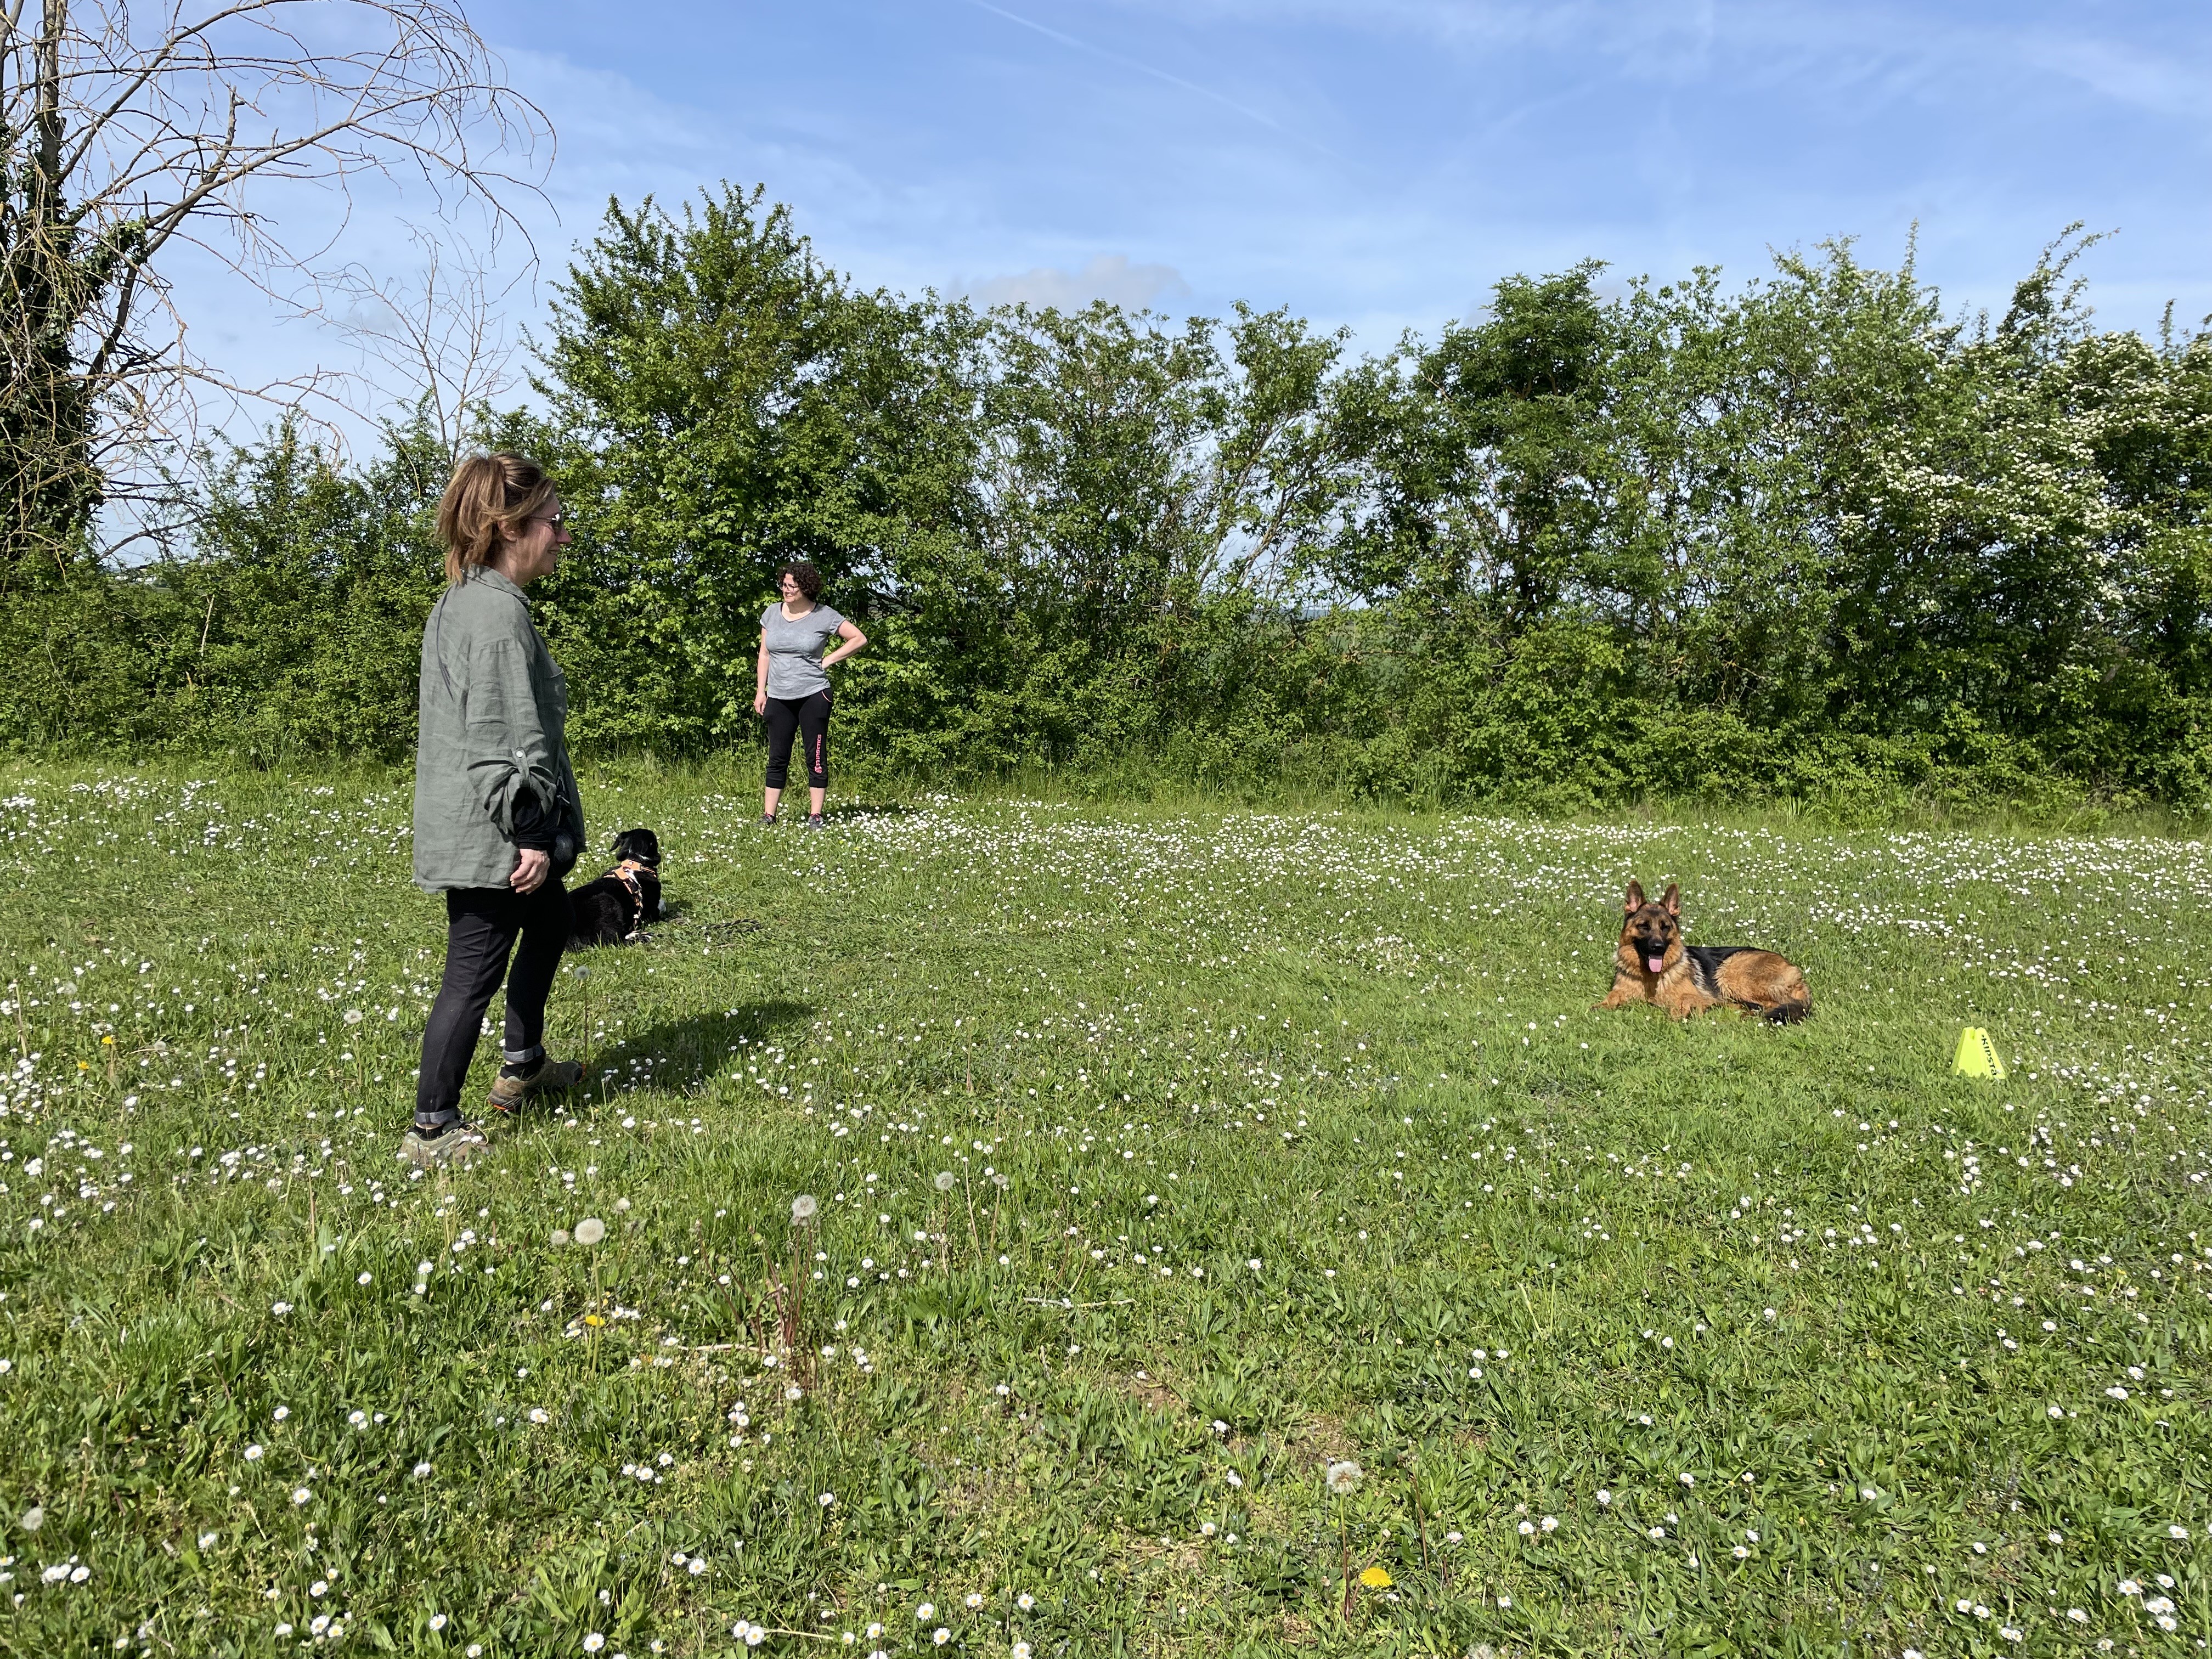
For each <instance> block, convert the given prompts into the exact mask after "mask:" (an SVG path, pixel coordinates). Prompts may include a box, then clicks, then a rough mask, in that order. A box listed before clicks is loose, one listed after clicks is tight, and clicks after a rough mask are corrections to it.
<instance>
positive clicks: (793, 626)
mask: <svg viewBox="0 0 2212 1659" xmlns="http://www.w3.org/2000/svg"><path fill="white" fill-rule="evenodd" d="M776 582H777V585H778V586H781V588H782V590H783V599H782V601H781V603H780V604H776V605H770V606H769V608H768V609H767V610H765V611H762V612H761V642H760V661H759V663H758V665H757V668H756V671H755V672H756V678H755V683H754V690H753V713H755V714H765V715H766V716H767V717H768V788H767V791H766V793H764V794H763V796H762V799H761V824H762V826H763V828H765V829H773V828H775V808H776V803H777V802H778V801H780V800H781V799H782V798H783V781H784V779H785V777H786V776H787V774H788V772H789V769H790V766H791V740H792V738H793V737H796V736H799V735H801V734H803V735H804V736H805V740H806V782H807V793H808V797H809V799H808V808H809V810H808V811H807V815H806V827H807V828H808V829H821V828H822V798H823V794H824V793H827V791H828V789H829V673H828V670H829V666H830V665H832V664H833V663H841V662H842V661H844V660H845V659H846V658H848V657H849V656H851V655H852V654H853V653H854V652H855V651H858V650H860V648H861V647H864V646H865V645H866V644H867V642H868V636H867V635H865V634H863V633H862V632H860V629H857V628H855V627H854V626H853V624H852V623H849V622H848V621H846V620H845V618H844V617H841V616H839V615H838V614H837V613H836V611H832V610H831V609H830V608H829V606H828V605H817V604H816V603H815V600H816V599H817V598H818V597H819V596H820V594H821V592H822V573H821V572H820V571H818V570H817V569H816V568H814V567H813V566H812V565H811V564H809V563H807V562H806V561H805V560H804V559H795V560H793V562H791V563H789V564H787V565H786V566H784V568H782V569H781V570H779V571H777V572H776ZM833 640H834V641H837V647H836V649H835V650H834V651H831V652H830V653H829V655H828V656H826V657H825V656H823V654H822V653H823V647H826V646H828V645H829V643H830V642H831V641H833Z"/></svg>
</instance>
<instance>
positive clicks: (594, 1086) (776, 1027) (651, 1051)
mask: <svg viewBox="0 0 2212 1659" xmlns="http://www.w3.org/2000/svg"><path fill="white" fill-rule="evenodd" d="M814 1012H815V1010H814V1005H813V1004H812V1003H811V1002H788V1001H782V1000H775V1001H769V1002H749V1003H744V1004H742V1005H741V1006H738V1007H735V1008H731V1009H728V1010H726V1011H725V1012H721V1013H718V1014H695V1015H693V1016H692V1017H691V1018H689V1019H674V1020H669V1021H666V1022H665V1023H663V1024H659V1025H653V1026H648V1027H647V1028H646V1029H645V1030H642V1031H630V1032H625V1033H624V1034H623V1037H622V1040H621V1041H620V1042H611V1043H609V1044H608V1045H607V1046H606V1047H605V1048H601V1049H599V1051H598V1052H597V1053H596V1054H593V1055H592V1060H591V1064H590V1067H589V1069H588V1071H587V1072H586V1074H585V1078H584V1084H585V1088H586V1091H587V1092H588V1093H589V1094H590V1095H591V1097H592V1098H593V1099H594V1100H597V1099H599V1098H601V1097H605V1096H611V1095H616V1094H625V1093H628V1092H629V1091H631V1090H634V1089H644V1088H655V1089H678V1090H684V1089H693V1088H696V1087H697V1086H698V1085H700V1084H702V1083H703V1082H705V1081H706V1080H707V1079H708V1078H710V1077H712V1076H713V1075H714V1073H716V1072H717V1071H719V1070H720V1069H721V1068H722V1067H723V1066H726V1065H727V1064H728V1063H729V1060H730V1056H731V1055H732V1054H734V1053H736V1052H737V1051H738V1049H739V1048H740V1047H741V1046H742V1045H741V1043H740V1042H739V1039H740V1038H742V1039H744V1042H760V1041H762V1040H763V1038H766V1037H769V1036H774V1035H775V1034H776V1033H777V1032H779V1031H784V1030H789V1029H791V1028H792V1027H793V1026H803V1025H805V1024H806V1023H807V1021H809V1020H811V1019H812V1018H814Z"/></svg>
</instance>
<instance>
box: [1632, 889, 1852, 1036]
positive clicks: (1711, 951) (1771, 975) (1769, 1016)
mask: <svg viewBox="0 0 2212 1659" xmlns="http://www.w3.org/2000/svg"><path fill="white" fill-rule="evenodd" d="M1622 908H1624V909H1625V910H1626V911H1627V912H1628V915H1627V916H1626V919H1625V920H1624V921H1622V922H1621V924H1620V948H1619V949H1618V950H1616V951H1614V952H1613V991H1612V993H1611V994H1609V995H1608V996H1607V998H1606V1000H1604V1001H1603V1002H1601V1003H1599V1004H1598V1005H1597V1006H1599V1007H1601V1008H1625V1007H1626V1006H1628V1005H1629V1004H1630V1003H1632V1002H1650V1003H1656V1005H1657V1006H1660V1007H1662V1008H1664V1009H1665V1010H1666V1011H1667V1012H1668V1013H1669V1014H1670V1015H1672V1016H1673V1017H1674V1018H1676V1019H1687V1018H1689V1017H1690V1016H1691V1015H1692V1014H1701V1013H1703V1012H1705V1010H1706V1009H1708V1008H1718V1007H1721V1006H1723V1005H1726V1006H1730V1007H1735V1008H1741V1009H1742V1010H1743V1012H1745V1013H1747V1014H1756V1015H1758V1016H1759V1018H1761V1019H1766V1020H1771V1021H1772V1022H1773V1023H1774V1024H1777V1025H1794V1024H1796V1023H1797V1022H1798V1021H1799V1020H1801V1019H1802V1018H1805V1017H1806V1016H1807V1015H1808V1014H1809V1013H1811V1012H1813V994H1812V993H1811V992H1809V991H1808V990H1807V989H1806V988H1805V975H1802V974H1801V973H1799V972H1798V971H1797V969H1796V968H1795V967H1794V966H1792V965H1791V964H1790V963H1789V962H1788V961H1786V960H1784V958H1783V957H1778V956H1777V955H1776V954H1775V953H1774V952H1773V951H1755V950H1752V949H1750V948H1749V947H1747V946H1745V945H1685V944H1684V943H1683V942H1682V890H1681V889H1680V887H1678V886H1676V885H1675V884H1674V883H1672V882H1669V883H1668V884H1667V890H1666V892H1665V893H1663V894H1662V895H1661V896H1660V898H1659V900H1658V902H1656V903H1652V902H1648V901H1647V900H1646V899H1645V898H1644V887H1643V884H1642V883H1640V882H1635V881H1632V882H1630V883H1629V884H1628V896H1627V897H1626V900H1624V901H1623V903H1622Z"/></svg>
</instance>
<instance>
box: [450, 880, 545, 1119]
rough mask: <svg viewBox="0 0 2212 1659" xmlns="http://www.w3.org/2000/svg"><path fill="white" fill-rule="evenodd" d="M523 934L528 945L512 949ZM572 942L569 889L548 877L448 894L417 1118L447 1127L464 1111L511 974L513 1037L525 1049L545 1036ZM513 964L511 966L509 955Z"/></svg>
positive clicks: (514, 1049) (510, 1044)
mask: <svg viewBox="0 0 2212 1659" xmlns="http://www.w3.org/2000/svg"><path fill="white" fill-rule="evenodd" d="M518 938H520V939H521V941H522V948H521V949H520V950H519V951H517V950H515V949H514V942H515V940H516V939H518ZM567 948H568V893H567V891H566V890H564V889H563V888H562V885H561V884H560V883H559V882H558V881H557V880H555V879H554V878H551V877H550V876H549V877H548V878H546V881H545V884H544V886H542V887H540V888H539V889H538V890H537V891H536V892H534V893H518V892H516V891H515V890H513V888H512V887H461V888H456V889H454V890H452V891H449V892H448V893H447V895H446V975H445V978H444V979H443V980H442V981H441V982H440V984H439V986H438V1000H436V1001H435V1002H434V1003H432V1004H431V1005H430V1024H429V1025H428V1028H426V1029H425V1030H424V1031H423V1033H422V1076H421V1077H420V1078H419V1079H417V1080H416V1085H415V1121H416V1125H417V1126H419V1127H422V1128H426V1129H433V1128H435V1129H442V1128H444V1127H446V1126H447V1125H448V1124H450V1123H453V1122H454V1121H457V1120H458V1119H459V1117H460V1115H461V1085H462V1084H463V1083H464V1082H465V1080H466V1079H467V1078H468V1074H469V1060H470V1059H471V1056H473V1055H474V1054H475V1053H476V1049H477V1034H478V1032H479V1030H481V1028H482V1026H483V1017H484V1010H485V1009H487V1008H489V1007H490V1006H491V994H492V993H493V992H494V991H496V990H497V989H499V982H500V981H501V980H502V979H504V980H505V981H507V1042H506V1048H507V1052H508V1053H510V1054H526V1053H527V1052H529V1051H530V1050H531V1049H533V1048H537V1047H538V1044H539V1043H540V1042H543V1041H544V1036H545V998H546V995H547V994H548V993H550V991H551V990H552V988H553V975H554V972H555V970H556V969H558V968H559V967H560V965H561V952H562V951H564V950H565V949H567ZM509 951H513V955H514V968H513V972H512V973H510V972H509V971H508V970H507V954H508V952H509Z"/></svg>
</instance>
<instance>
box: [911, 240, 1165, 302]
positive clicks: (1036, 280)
mask: <svg viewBox="0 0 2212 1659" xmlns="http://www.w3.org/2000/svg"><path fill="white" fill-rule="evenodd" d="M954 286H955V287H956V288H957V289H959V290H960V291H962V292H963V293H964V294H966V295H967V296H968V297H969V299H970V300H973V301H975V303H976V304H977V305H981V306H1005V305H1030V306H1053V307H1057V308H1058V309H1060V310H1061V311H1075V310H1079V309H1080V308H1081V307H1085V306H1087V305H1089V304H1090V303H1091V301H1093V300H1105V301H1110V302H1111V303H1113V304H1115V305H1117V306H1127V307H1139V306H1149V305H1151V304H1152V302H1153V301H1156V300H1162V299H1181V298H1182V297H1183V296H1185V295H1188V294H1189V292H1190V284H1189V283H1187V282H1185V281H1184V280H1183V276H1182V272H1181V271H1179V270H1176V268H1175V267H1174V266H1173V265H1139V264H1131V263H1130V261H1129V256H1128V255H1127V254H1126V253H1096V254H1093V255H1092V256H1091V258H1089V259H1088V260H1086V261H1085V263H1084V265H1083V267H1082V269H1081V270H1059V269H1058V268H1056V267H1054V266H1052V265H1036V266H1033V267H1031V268H1030V270H1024V271H1022V272H1020V273H1019V274H1018V275H1016V276H993V277H989V278H987V279H986V280H984V281H982V282H979V283H955V284H954Z"/></svg>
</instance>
